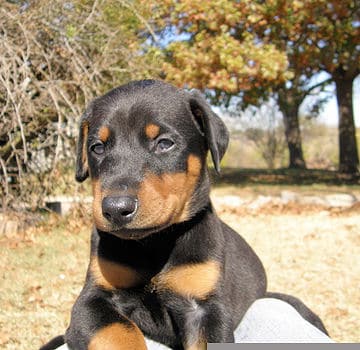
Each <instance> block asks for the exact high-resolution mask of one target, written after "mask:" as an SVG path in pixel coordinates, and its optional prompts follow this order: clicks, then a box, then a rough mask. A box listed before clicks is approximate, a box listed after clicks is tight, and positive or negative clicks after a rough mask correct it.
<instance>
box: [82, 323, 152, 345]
mask: <svg viewBox="0 0 360 350" xmlns="http://www.w3.org/2000/svg"><path fill="white" fill-rule="evenodd" d="M146 349H147V347H146V344H145V339H144V336H143V334H142V332H141V331H140V329H139V328H138V327H137V326H136V325H135V324H132V325H130V326H128V325H123V324H121V323H114V324H111V325H109V326H106V327H104V328H102V329H100V330H99V331H97V332H96V333H95V335H94V337H93V338H92V339H91V340H90V343H89V346H88V350H146Z"/></svg>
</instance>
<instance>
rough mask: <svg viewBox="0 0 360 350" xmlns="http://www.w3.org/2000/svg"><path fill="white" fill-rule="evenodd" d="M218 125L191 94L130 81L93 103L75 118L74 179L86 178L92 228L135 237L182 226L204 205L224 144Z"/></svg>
mask: <svg viewBox="0 0 360 350" xmlns="http://www.w3.org/2000/svg"><path fill="white" fill-rule="evenodd" d="M228 140H229V137H228V132H227V130H226V127H225V125H224V124H223V122H222V121H221V119H220V118H219V117H218V116H217V115H216V114H215V113H214V112H213V111H212V110H211V108H210V106H209V105H208V104H207V102H206V101H205V99H204V98H203V97H202V96H201V94H200V93H199V92H197V91H194V92H190V93H189V92H186V91H184V90H181V89H177V88H175V87H173V86H171V85H169V84H166V83H163V82H160V81H154V80H145V81H135V82H131V83H129V84H126V85H123V86H120V87H118V88H116V89H114V90H111V91H110V92H108V93H107V94H106V95H104V96H102V97H100V98H97V99H95V100H94V101H93V102H92V103H91V104H90V105H89V107H88V108H87V110H86V111H85V113H84V115H83V116H82V118H81V123H80V135H79V142H78V149H77V163H76V179H77V180H78V181H84V180H85V179H86V178H87V177H88V176H89V175H90V177H91V181H92V187H93V195H94V201H93V215H94V221H95V225H96V227H97V229H98V230H101V231H105V232H110V233H113V234H115V235H117V236H119V237H121V238H123V239H141V238H143V237H146V236H148V235H150V234H151V233H154V232H157V231H160V230H162V229H164V228H166V227H168V226H170V225H172V224H175V223H180V222H184V221H187V220H189V219H190V218H191V217H193V216H194V215H195V214H196V213H197V212H198V211H200V210H201V209H202V208H203V207H205V206H206V205H207V204H208V202H209V196H208V194H209V181H208V176H207V171H206V156H207V151H208V150H210V152H211V156H212V159H213V162H214V166H215V169H216V170H217V171H219V164H220V161H221V158H222V157H223V155H224V153H225V150H226V148H227V144H228Z"/></svg>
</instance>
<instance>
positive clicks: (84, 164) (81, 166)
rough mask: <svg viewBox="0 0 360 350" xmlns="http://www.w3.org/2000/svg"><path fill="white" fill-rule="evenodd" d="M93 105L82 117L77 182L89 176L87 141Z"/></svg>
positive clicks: (77, 158) (78, 147)
mask: <svg viewBox="0 0 360 350" xmlns="http://www.w3.org/2000/svg"><path fill="white" fill-rule="evenodd" d="M91 110H92V107H91V105H90V106H89V108H87V110H86V111H85V113H84V114H83V115H82V117H81V120H80V130H79V139H78V143H77V153H76V174H75V179H76V181H79V182H83V181H84V180H86V178H87V177H88V176H89V164H88V157H87V141H88V133H89V117H90V115H91Z"/></svg>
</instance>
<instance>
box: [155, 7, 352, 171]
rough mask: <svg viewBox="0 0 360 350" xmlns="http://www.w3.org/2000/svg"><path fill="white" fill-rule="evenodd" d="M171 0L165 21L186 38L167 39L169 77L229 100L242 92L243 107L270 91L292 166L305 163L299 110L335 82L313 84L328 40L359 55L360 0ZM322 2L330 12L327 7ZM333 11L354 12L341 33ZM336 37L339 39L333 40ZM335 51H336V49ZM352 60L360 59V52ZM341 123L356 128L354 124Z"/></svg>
mask: <svg viewBox="0 0 360 350" xmlns="http://www.w3.org/2000/svg"><path fill="white" fill-rule="evenodd" d="M164 3H165V5H164V7H163V12H162V20H163V22H162V23H163V24H165V25H166V26H167V28H173V27H175V28H176V29H177V31H178V32H177V33H178V35H179V37H180V39H181V40H178V39H177V37H176V36H174V41H175V42H172V43H171V44H170V45H168V46H167V47H166V50H165V52H166V54H167V57H168V63H167V64H165V66H164V69H165V72H166V74H167V79H169V80H172V81H174V82H175V83H178V84H186V85H188V86H190V87H197V88H200V89H206V88H208V89H212V90H213V91H214V94H213V95H210V97H212V99H213V101H215V102H217V103H222V104H225V105H226V104H228V103H229V100H230V99H231V97H232V96H239V95H240V96H241V97H242V105H241V108H245V107H246V106H247V105H248V104H257V103H258V102H259V101H262V100H263V99H264V97H266V96H269V95H271V96H272V97H273V98H275V99H276V100H277V101H278V104H279V107H280V109H281V111H282V114H283V118H284V124H285V134H286V139H287V143H288V149H289V166H290V167H297V168H304V167H305V161H304V158H303V152H302V146H301V132H300V127H299V119H298V110H299V107H300V105H301V103H302V102H303V101H304V99H305V98H306V97H307V96H308V95H309V94H311V93H312V92H313V91H315V90H316V88H317V89H319V88H321V86H325V85H326V84H327V83H329V82H330V81H329V80H326V81H324V82H321V83H320V84H316V86H309V84H308V82H309V79H310V78H311V77H312V76H313V75H314V74H316V73H318V72H320V71H321V70H322V69H324V65H323V64H321V58H325V57H326V56H327V54H326V50H324V48H325V46H326V47H332V46H334V45H335V46H336V45H338V46H339V49H338V55H342V56H344V57H346V56H349V55H350V52H352V53H355V56H354V57H355V58H356V57H358V54H356V50H358V46H356V45H358V44H356V42H358V41H356V38H357V40H358V39H359V35H357V34H358V32H359V21H358V19H357V18H358V17H356V16H358V15H355V13H356V8H357V7H358V5H357V4H356V2H355V1H351V0H346V1H345V8H346V7H349V8H350V9H351V10H345V11H344V10H343V9H342V6H343V4H344V2H343V1H342V2H339V1H335V0H334V1H332V2H331V1H330V2H328V1H323V0H322V1H317V0H316V1H315V0H304V1H288V0H270V1H266V2H264V1H261V0H258V1H256V0H254V1H241V2H232V1H217V2H204V1H188V0H179V1H176V2H175V3H174V2H170V1H167V2H164ZM164 8H165V10H164ZM323 9H324V10H325V11H326V13H327V14H328V16H324V15H323V13H322V11H323ZM169 14H171V15H169ZM315 14H317V15H315ZM329 16H330V17H331V18H337V17H339V16H341V19H344V18H345V17H346V16H348V17H349V18H348V19H347V20H346V21H344V25H342V26H341V28H343V29H341V30H340V32H339V33H338V34H339V35H338V36H334V35H333V34H332V33H331V30H330V31H329V25H328V24H327V21H328V19H327V17H329ZM164 18H166V20H165V21H164ZM339 18H340V17H339ZM335 22H336V20H335ZM323 27H324V28H323ZM330 28H332V29H333V30H334V28H335V27H334V26H333V27H330ZM346 28H347V29H349V28H352V29H351V31H350V33H352V34H350V35H351V37H352V38H353V39H352V40H353V43H352V44H351V45H350V47H349V48H347V50H343V48H344V44H343V42H346V41H347V40H348V39H347V38H349V33H348V32H347V29H346ZM326 38H327V39H326ZM331 38H333V40H336V44H332V42H331V41H330V40H331ZM327 40H328V41H327ZM340 43H342V44H340ZM356 48H357V49H356ZM331 50H333V49H331ZM331 50H330V51H331ZM339 52H341V53H339ZM333 56H334V55H333V54H331V52H330V57H333ZM333 60H334V58H332V59H331V61H333ZM351 60H352V62H356V63H355V66H356V65H358V62H359V59H357V61H356V59H354V58H352V59H351ZM327 70H328V71H329V69H328V68H327ZM341 79H343V78H341ZM265 99H266V98H265ZM349 124H351V123H347V125H349ZM341 129H346V130H349V127H347V128H341ZM344 135H345V132H344ZM346 135H347V137H346V138H345V137H343V138H342V139H343V140H345V139H346V140H348V141H347V144H348V145H349V143H350V141H349V140H351V139H353V138H352V137H350V135H349V133H347V134H346ZM350 148H353V147H352V146H351V147H348V150H347V151H346V152H345V154H346V156H347V157H349V154H352V153H351V152H350ZM340 163H342V162H341V161H340Z"/></svg>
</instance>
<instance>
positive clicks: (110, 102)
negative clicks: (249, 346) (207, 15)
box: [44, 80, 324, 350]
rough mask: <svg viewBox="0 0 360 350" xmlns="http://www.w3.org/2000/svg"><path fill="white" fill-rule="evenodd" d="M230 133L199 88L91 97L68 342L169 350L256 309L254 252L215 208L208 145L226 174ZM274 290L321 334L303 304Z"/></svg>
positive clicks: (202, 339) (261, 283)
mask: <svg viewBox="0 0 360 350" xmlns="http://www.w3.org/2000/svg"><path fill="white" fill-rule="evenodd" d="M228 139H229V137H228V132H227V130H226V128H225V126H224V124H223V122H222V121H221V119H220V118H219V117H218V116H217V115H216V114H215V113H213V112H212V111H211V109H210V107H209V105H208V104H207V103H206V101H205V100H204V98H203V97H202V96H201V95H200V94H199V93H198V92H187V91H184V90H180V89H177V88H175V87H173V86H171V85H169V84H166V83H163V82H160V81H153V80H144V81H136V82H131V83H129V84H127V85H124V86H120V87H118V88H116V89H114V90H111V91H110V92H109V93H107V94H106V95H104V96H102V97H100V98H97V99H95V100H94V101H93V102H92V103H91V104H90V106H89V107H88V109H87V111H86V112H85V114H84V115H83V117H82V120H81V128H80V138H79V146H78V160H77V171H76V179H77V180H78V181H84V180H85V179H86V178H87V177H88V176H90V178H91V182H92V188H93V195H94V202H93V216H94V222H95V226H94V229H93V232H92V240H91V255H90V264H89V268H88V272H87V277H86V282H85V286H84V288H83V290H82V292H81V294H80V296H79V298H78V300H77V301H76V304H75V306H74V308H73V311H72V317H71V324H70V326H69V328H68V330H67V332H66V335H65V338H64V340H65V341H66V342H67V343H68V345H69V347H70V348H71V349H74V350H85V349H91V350H94V349H95V350H98V349H106V350H115V349H138V350H141V349H145V348H146V345H145V342H144V336H146V337H148V338H151V339H153V340H155V341H158V342H160V343H163V344H166V345H167V346H169V347H171V348H173V349H189V350H190V349H192V350H195V349H205V348H206V343H207V342H233V341H234V335H233V332H234V329H235V328H236V326H237V325H238V323H239V322H240V320H241V319H242V317H243V315H244V313H245V312H246V310H247V309H248V308H249V306H250V305H251V304H252V303H253V302H254V300H256V299H258V298H261V297H264V296H267V295H270V294H267V293H266V276H265V272H264V269H263V266H262V264H261V262H260V260H259V258H258V257H257V256H256V254H255V253H254V252H253V250H252V249H251V248H250V247H249V245H248V244H247V243H246V242H245V241H244V240H243V239H242V238H241V236H240V235H239V234H238V233H236V232H234V231H233V230H232V229H231V228H229V227H228V226H227V225H226V224H224V223H223V222H222V221H221V220H220V219H219V218H218V217H217V215H216V214H215V212H214V211H213V208H212V206H211V203H210V199H209V176H208V172H207V168H206V158H207V152H208V151H209V150H210V152H211V156H212V160H213V162H214V165H215V169H216V170H219V163H220V160H221V158H222V156H223V155H224V153H225V150H226V147H227V144H228ZM272 296H274V297H278V298H283V299H284V298H285V299H287V300H288V301H289V302H290V303H292V304H293V305H294V306H295V307H296V308H297V309H298V310H299V311H300V313H301V314H302V315H303V316H304V317H305V318H307V319H308V320H309V321H310V322H312V323H314V324H315V325H316V326H318V327H319V328H320V329H322V330H324V329H323V326H322V323H321V321H320V320H319V319H318V318H317V316H316V315H314V314H313V313H312V312H311V311H310V310H309V309H307V308H306V307H305V306H304V305H303V304H302V303H301V302H300V301H298V300H297V299H295V298H293V297H290V296H283V295H279V294H278V295H275V294H272ZM62 340H63V338H57V339H56V340H55V341H54V342H53V345H55V344H56V345H58V343H59V341H60V342H61V341H62ZM53 345H51V344H50V345H48V346H45V347H44V349H49V348H51V347H52V346H53Z"/></svg>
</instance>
